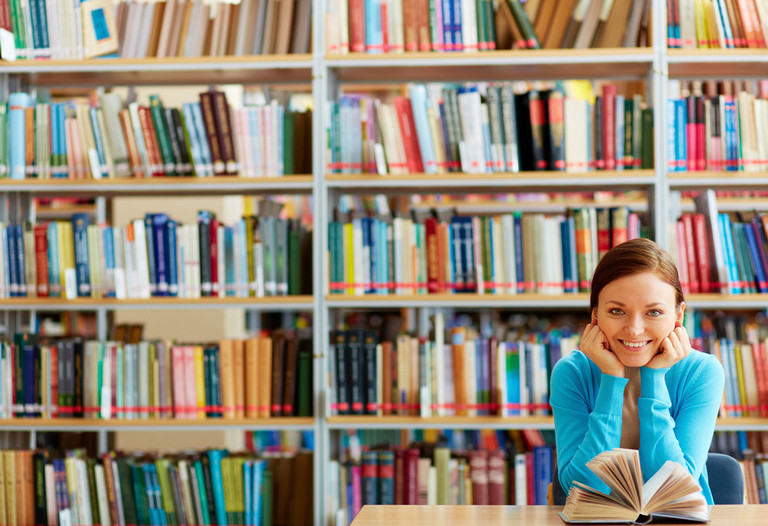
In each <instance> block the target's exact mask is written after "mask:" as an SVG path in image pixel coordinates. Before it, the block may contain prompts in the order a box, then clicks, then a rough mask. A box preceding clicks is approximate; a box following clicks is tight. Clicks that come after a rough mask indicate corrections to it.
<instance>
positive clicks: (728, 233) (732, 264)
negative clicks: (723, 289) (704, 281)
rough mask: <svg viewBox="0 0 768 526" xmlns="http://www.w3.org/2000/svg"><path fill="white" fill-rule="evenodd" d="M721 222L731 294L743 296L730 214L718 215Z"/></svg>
mask: <svg viewBox="0 0 768 526" xmlns="http://www.w3.org/2000/svg"><path fill="white" fill-rule="evenodd" d="M718 219H719V220H720V232H721V235H722V238H723V254H724V255H725V260H726V264H727V265H728V281H729V282H730V283H729V286H730V289H731V294H741V292H742V291H741V278H740V277H739V268H738V266H737V264H736V250H735V247H734V244H733V230H732V229H731V220H730V218H729V217H728V214H726V213H721V214H718Z"/></svg>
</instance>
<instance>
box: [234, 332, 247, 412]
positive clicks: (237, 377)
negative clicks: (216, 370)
mask: <svg viewBox="0 0 768 526" xmlns="http://www.w3.org/2000/svg"><path fill="white" fill-rule="evenodd" d="M243 343H244V342H243V340H233V342H232V379H233V384H234V391H235V418H240V419H242V418H245V371H244V363H243V362H244V360H245V358H244V356H243V353H244V352H245V351H244V348H243V347H244V345H243Z"/></svg>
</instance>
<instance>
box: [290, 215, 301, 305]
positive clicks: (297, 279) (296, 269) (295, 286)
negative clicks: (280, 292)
mask: <svg viewBox="0 0 768 526" xmlns="http://www.w3.org/2000/svg"><path fill="white" fill-rule="evenodd" d="M301 264H302V259H301V220H300V219H290V220H289V221H288V269H289V272H288V295H294V294H301Z"/></svg>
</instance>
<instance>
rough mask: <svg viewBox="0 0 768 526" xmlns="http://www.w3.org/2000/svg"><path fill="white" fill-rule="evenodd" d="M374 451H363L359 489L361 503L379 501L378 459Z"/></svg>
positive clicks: (375, 502)
mask: <svg viewBox="0 0 768 526" xmlns="http://www.w3.org/2000/svg"><path fill="white" fill-rule="evenodd" d="M377 457H378V455H377V453H376V451H364V452H363V454H362V456H361V460H360V464H361V465H362V470H361V471H362V473H361V475H362V476H361V481H362V483H361V489H362V492H361V493H362V500H363V505H366V504H372V505H376V504H378V503H379V499H378V494H379V491H378V482H379V479H378V461H377Z"/></svg>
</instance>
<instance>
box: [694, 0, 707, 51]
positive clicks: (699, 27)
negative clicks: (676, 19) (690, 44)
mask: <svg viewBox="0 0 768 526" xmlns="http://www.w3.org/2000/svg"><path fill="white" fill-rule="evenodd" d="M694 5H695V7H694V9H695V10H696V42H697V44H698V47H699V49H708V48H709V33H708V32H707V15H706V13H705V12H704V2H703V1H702V0H696V2H695V4H694Z"/></svg>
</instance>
